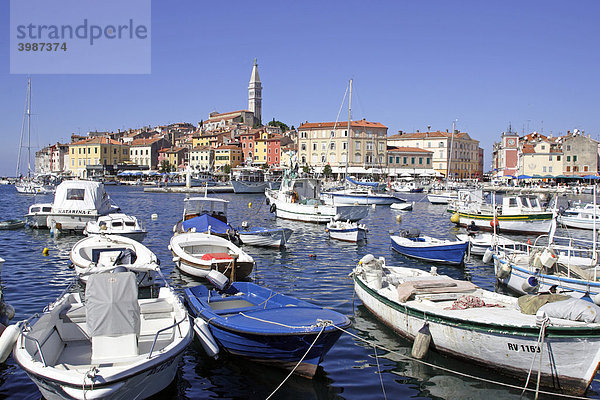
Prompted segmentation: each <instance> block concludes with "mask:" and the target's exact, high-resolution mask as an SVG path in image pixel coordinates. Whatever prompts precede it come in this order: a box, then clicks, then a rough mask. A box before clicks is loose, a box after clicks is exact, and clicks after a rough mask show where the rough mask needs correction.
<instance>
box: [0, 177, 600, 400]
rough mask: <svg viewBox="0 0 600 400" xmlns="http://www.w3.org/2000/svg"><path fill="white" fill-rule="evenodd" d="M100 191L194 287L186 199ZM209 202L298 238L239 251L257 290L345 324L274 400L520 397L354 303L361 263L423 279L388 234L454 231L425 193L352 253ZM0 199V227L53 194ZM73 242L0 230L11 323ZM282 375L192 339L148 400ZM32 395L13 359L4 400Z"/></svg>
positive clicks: (489, 278) (374, 218)
mask: <svg viewBox="0 0 600 400" xmlns="http://www.w3.org/2000/svg"><path fill="white" fill-rule="evenodd" d="M107 191H108V193H109V194H110V196H111V198H112V199H113V201H114V202H115V203H116V204H118V205H119V206H120V207H121V209H122V210H123V212H125V213H127V214H131V215H135V216H136V217H138V219H140V221H142V222H143V224H144V227H145V228H146V229H147V230H148V235H147V237H146V239H145V240H144V242H143V243H144V244H145V245H146V246H148V247H149V248H150V250H152V251H153V252H154V253H155V254H156V255H157V256H158V258H159V259H160V260H161V268H162V270H163V273H164V274H165V276H166V277H167V279H169V281H170V283H171V284H172V285H173V286H174V287H175V288H177V290H178V291H179V292H180V293H182V291H183V289H184V288H185V287H189V286H195V285H200V284H202V282H201V281H199V280H196V279H194V278H191V277H189V276H186V275H183V274H181V273H180V272H179V271H178V270H177V269H176V268H175V266H174V264H173V262H172V255H171V253H170V251H169V250H168V249H167V245H168V244H169V239H170V238H171V235H172V227H173V225H174V224H175V222H177V221H178V220H179V219H180V218H181V214H182V211H183V210H182V208H183V199H184V197H185V195H184V194H162V193H144V192H143V187H142V186H134V187H130V186H107ZM213 196H218V197H220V198H223V199H226V200H229V201H230V204H229V221H230V223H231V224H232V225H233V226H240V225H241V223H242V221H247V222H248V223H249V225H250V226H265V227H273V226H280V227H286V228H291V229H293V231H294V233H293V235H292V236H291V238H290V241H289V243H288V246H287V248H286V249H281V250H275V249H265V248H258V247H256V248H255V247H250V246H245V247H244V250H245V251H246V252H248V253H249V254H250V255H251V256H252V257H254V259H255V261H256V269H255V271H254V272H253V273H252V275H251V278H252V280H253V281H255V282H256V283H258V284H260V285H264V286H266V287H269V288H270V289H273V290H275V291H279V292H282V293H285V294H288V295H291V296H294V297H297V298H300V299H302V300H306V301H310V302H313V303H315V304H318V305H322V306H325V307H328V308H332V309H334V310H336V311H338V312H340V313H343V314H345V315H347V316H348V317H349V318H350V319H351V321H352V326H351V328H349V329H348V332H347V333H344V334H342V336H341V337H340V339H339V341H338V342H337V343H336V345H335V346H334V347H333V348H332V349H331V351H330V352H329V353H328V354H327V355H326V356H325V359H324V361H323V362H322V363H321V365H320V367H319V369H318V371H317V374H316V375H315V377H314V379H311V380H309V379H305V378H301V377H296V376H292V377H291V378H290V379H289V380H287V382H286V383H285V384H284V385H283V387H282V388H281V389H280V390H279V391H277V393H276V394H275V395H274V396H273V397H272V398H273V399H330V398H335V399H358V400H363V399H378V398H381V399H383V398H390V399H392V398H394V399H398V398H420V399H439V398H443V399H458V398H460V399H468V398H473V399H479V398H502V399H504V398H515V399H517V398H519V396H520V394H521V392H520V391H519V390H515V389H508V388H506V387H504V386H501V385H497V384H494V383H490V382H489V380H493V381H500V382H504V383H508V384H512V385H518V384H519V381H516V380H514V379H511V378H508V377H502V376H499V375H498V374H496V373H494V371H491V370H486V369H484V368H481V367H479V366H475V365H471V364H469V363H467V362H461V361H457V360H453V359H449V358H446V357H443V356H440V355H438V354H435V353H433V352H430V354H429V355H428V357H427V359H426V360H427V362H428V363H430V364H433V365H435V366H439V367H442V368H443V369H441V368H437V367H432V366H430V365H425V364H422V363H418V362H415V361H412V360H409V359H408V358H407V356H410V351H411V344H410V343H409V342H407V341H405V340H404V339H402V338H401V337H399V336H398V335H396V334H395V333H394V332H393V331H392V330H391V329H389V328H388V327H386V326H385V325H383V324H382V323H380V322H379V321H378V320H376V319H375V318H374V317H373V316H372V315H370V314H369V313H368V312H367V311H366V310H365V308H364V307H362V306H361V304H360V301H359V300H358V299H356V298H355V296H354V293H353V283H352V280H351V279H350V277H349V276H348V274H349V273H350V272H351V271H352V269H353V268H354V266H355V265H356V264H357V262H358V261H359V260H360V259H361V258H362V257H363V256H364V255H366V254H369V253H371V254H373V255H374V256H376V257H380V256H383V257H385V259H386V262H387V264H388V265H396V266H408V267H415V268H422V269H425V270H429V269H430V268H431V265H430V264H428V263H424V262H419V261H415V260H410V259H406V258H404V257H403V256H401V255H398V254H396V253H394V252H393V251H392V250H391V247H390V233H391V232H393V233H396V232H398V230H400V229H408V228H417V229H419V230H420V231H421V232H422V233H425V234H430V235H432V236H437V237H446V238H453V237H454V233H458V229H457V228H455V227H454V225H453V224H452V223H451V222H450V214H449V213H448V212H446V207H445V206H441V205H431V204H429V203H428V202H427V200H426V198H425V196H424V195H423V194H406V195H403V197H406V198H407V199H408V200H410V201H415V202H416V203H415V206H414V210H413V211H411V212H398V211H394V210H391V209H390V208H389V207H387V206H380V207H376V208H374V209H371V210H370V212H369V216H368V217H367V218H366V219H363V220H362V221H361V222H362V223H365V224H366V225H367V227H368V229H369V232H368V234H367V239H368V240H367V241H366V243H361V244H350V243H344V242H338V241H334V240H330V239H328V237H327V234H326V233H325V226H324V225H315V224H306V223H301V222H294V221H285V220H278V219H276V218H275V217H274V215H273V214H271V213H269V207H268V206H267V205H266V204H265V197H264V196H263V195H262V194H257V195H236V194H220V195H213ZM0 199H2V201H0V216H1V217H0V219H2V220H5V219H10V218H22V217H23V215H24V214H26V212H27V209H28V207H29V205H31V204H32V203H33V202H42V201H48V202H51V201H52V197H51V196H37V197H33V196H26V195H17V193H16V191H15V188H14V187H13V186H0ZM154 213H157V214H158V219H156V220H152V219H151V215H152V214H154ZM398 215H401V220H402V222H401V223H398V222H397V219H396V217H397V216H398ZM580 235H581V233H580ZM589 236H591V234H590V235H589ZM81 238H82V236H77V235H64V236H61V235H59V236H58V237H51V235H50V232H49V231H48V230H40V231H38V230H31V229H20V230H15V231H0V244H1V245H0V257H2V258H4V259H5V260H6V262H5V263H4V267H3V269H2V275H1V285H2V291H3V293H4V299H5V301H6V302H7V303H9V304H11V305H12V306H13V307H14V308H15V310H16V316H15V320H21V319H25V318H27V317H29V316H30V315H32V314H34V313H36V312H40V311H42V309H43V308H44V307H45V306H46V305H48V303H50V302H51V301H53V300H54V299H55V298H56V297H57V296H59V294H60V293H61V292H62V290H63V289H64V288H65V287H66V285H67V284H68V282H69V281H70V280H71V279H72V278H73V277H74V275H75V272H74V270H73V269H71V268H70V267H69V251H70V250H71V247H72V246H73V244H74V243H75V242H77V241H78V240H79V239H81ZM521 238H522V239H523V240H525V241H526V240H527V239H528V237H521ZM529 239H532V240H533V239H534V237H533V236H532V237H529ZM44 248H48V249H49V254H48V255H47V256H44V255H43V254H42V252H43V249H44ZM437 268H438V272H439V273H441V274H447V275H450V276H451V277H453V278H457V279H466V280H470V281H472V282H473V283H475V284H476V285H478V286H481V287H483V288H486V289H490V290H499V291H502V289H496V288H495V277H494V272H493V266H492V265H484V263H483V262H482V261H481V259H478V258H473V259H470V260H468V262H467V263H466V265H465V266H464V267H460V268H458V267H451V266H437ZM451 371H458V372H460V373H461V375H458V374H454V373H452V372H451ZM286 375H287V372H286V371H283V370H279V369H275V368H272V367H268V366H263V365H260V364H255V363H252V362H250V361H246V360H243V359H239V358H236V357H232V356H227V355H221V356H220V357H219V358H218V359H217V360H213V359H211V358H209V357H207V356H206V355H205V353H204V351H203V349H202V346H201V345H200V343H199V342H198V341H197V340H196V339H195V340H194V341H193V342H192V345H191V346H190V347H189V348H188V350H187V351H186V353H185V355H184V358H183V361H182V363H181V365H180V366H179V370H178V373H177V377H176V379H175V381H174V382H173V383H172V384H171V385H170V386H169V387H168V388H167V389H165V390H164V391H163V392H161V393H160V394H159V395H157V396H156V398H161V399H215V398H219V399H265V398H267V397H268V396H269V395H270V394H271V393H272V392H273V391H274V390H275V389H276V388H277V387H278V385H279V384H280V383H281V382H282V381H283V380H284V379H285V377H286ZM470 376H476V377H478V378H481V379H476V378H472V377H470ZM599 390H600V383H599V382H598V377H596V379H594V382H593V383H592V386H591V387H590V389H589V390H588V393H587V396H589V397H592V398H600V392H599ZM40 397H41V395H40V393H39V391H38V390H37V388H36V386H35V385H34V384H33V382H32V381H31V380H30V379H29V378H28V377H27V375H26V374H25V372H23V371H22V370H21V369H20V368H19V367H18V366H17V365H16V364H15V362H14V360H13V359H12V358H9V359H8V360H7V362H6V363H5V364H3V365H0V398H19V399H24V398H25V399H38V398H40ZM531 397H532V396H531Z"/></svg>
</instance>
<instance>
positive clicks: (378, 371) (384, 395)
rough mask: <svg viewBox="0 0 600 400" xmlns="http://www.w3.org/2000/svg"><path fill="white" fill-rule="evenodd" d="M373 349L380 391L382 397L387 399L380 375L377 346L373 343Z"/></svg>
mask: <svg viewBox="0 0 600 400" xmlns="http://www.w3.org/2000/svg"><path fill="white" fill-rule="evenodd" d="M373 350H374V352H375V361H376V362H377V374H378V375H379V383H381V391H382V392H383V398H384V399H386V400H387V394H386V393H385V386H383V377H382V376H381V368H380V367H379V356H378V354H377V346H375V345H373Z"/></svg>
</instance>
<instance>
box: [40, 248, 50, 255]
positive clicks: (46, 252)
mask: <svg viewBox="0 0 600 400" xmlns="http://www.w3.org/2000/svg"><path fill="white" fill-rule="evenodd" d="M42 254H43V255H44V256H47V255H48V254H50V250H48V248H47V247H44V250H42Z"/></svg>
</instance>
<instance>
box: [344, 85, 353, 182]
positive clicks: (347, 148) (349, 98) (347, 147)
mask: <svg viewBox="0 0 600 400" xmlns="http://www.w3.org/2000/svg"><path fill="white" fill-rule="evenodd" d="M350 121H352V78H350V93H349V95H348V136H347V139H346V172H345V174H346V176H345V178H348V162H349V161H350Z"/></svg>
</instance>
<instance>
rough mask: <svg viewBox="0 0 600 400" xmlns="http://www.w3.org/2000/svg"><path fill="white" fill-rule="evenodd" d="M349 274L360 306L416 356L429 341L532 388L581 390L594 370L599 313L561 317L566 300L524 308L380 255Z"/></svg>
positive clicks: (598, 357) (599, 353) (599, 357)
mask: <svg viewBox="0 0 600 400" xmlns="http://www.w3.org/2000/svg"><path fill="white" fill-rule="evenodd" d="M352 276H353V279H354V290H355V293H356V295H357V296H358V298H359V299H360V300H361V301H362V303H363V305H364V306H365V307H366V308H367V309H368V310H369V311H370V312H371V313H373V314H374V315H375V316H376V317H377V318H378V319H380V320H381V321H382V322H383V323H385V324H386V325H388V326H389V327H390V328H392V329H393V330H394V331H396V332H397V333H398V334H400V335H401V336H403V337H406V338H409V339H410V340H415V345H414V346H413V354H417V355H421V356H422V355H424V354H426V352H427V350H428V345H429V343H432V344H434V350H435V351H437V352H440V353H442V354H447V355H449V356H452V357H457V358H461V359H464V360H466V361H467V362H469V363H476V364H479V365H482V366H484V367H486V368H490V369H491V370H493V371H494V372H499V373H504V374H507V375H511V376H514V377H516V378H518V379H520V380H523V381H526V380H527V378H528V377H529V376H530V377H531V379H530V380H529V381H528V383H529V385H530V386H529V388H530V389H531V390H535V387H536V385H537V384H538V382H539V384H540V386H543V387H550V388H556V389H558V390H561V391H565V392H568V393H572V394H577V395H582V394H584V393H585V391H586V389H587V387H588V386H589V385H590V383H591V381H592V379H593V378H594V376H595V375H596V371H597V369H598V364H599V363H600V337H599V336H598V335H597V333H598V330H600V324H599V323H598V321H599V320H600V318H598V317H599V316H600V314H598V313H595V312H594V311H592V310H590V311H589V313H587V315H585V316H583V315H580V316H579V320H577V318H573V319H575V320H571V319H562V318H558V317H556V315H557V312H556V307H555V305H556V304H558V303H563V302H562V301H557V302H555V303H550V304H546V305H544V306H543V307H541V308H539V309H536V308H535V307H526V306H527V303H528V300H529V299H530V297H526V298H524V299H523V300H521V299H517V298H516V297H511V296H506V295H502V294H500V293H495V292H491V291H488V290H484V289H481V288H479V287H477V286H475V285H474V284H473V283H471V282H467V281H459V280H455V279H452V278H450V277H447V276H442V275H437V274H436V272H435V271H433V270H432V272H431V273H430V272H426V271H422V270H418V269H414V268H403V267H386V265H385V260H384V259H383V257H382V258H380V259H375V258H374V257H373V256H372V255H367V256H365V257H363V259H362V260H361V262H360V263H359V265H358V266H357V267H356V268H355V269H354V271H353V273H352ZM561 300H562V298H561ZM565 301H569V300H568V298H567V300H565ZM576 301H579V300H576ZM541 304H543V302H540V303H539V305H541ZM563 304H566V303H563ZM581 304H583V308H584V309H586V310H589V308H588V307H587V306H586V304H589V303H578V305H577V306H578V307H581ZM539 305H538V306H539ZM592 306H594V305H593V304H592ZM521 307H523V308H521ZM594 307H596V306H594ZM522 309H523V310H524V311H526V312H528V313H529V314H525V313H524V312H522V311H521V310H522ZM596 310H597V307H596ZM536 312H537V314H536ZM549 315H551V316H549ZM575 317H577V316H575ZM581 317H583V318H581ZM426 337H428V338H429V339H430V341H428V340H424V339H425V338H426Z"/></svg>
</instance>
